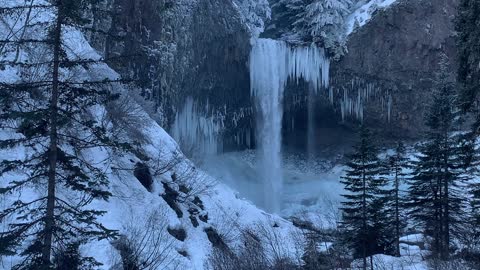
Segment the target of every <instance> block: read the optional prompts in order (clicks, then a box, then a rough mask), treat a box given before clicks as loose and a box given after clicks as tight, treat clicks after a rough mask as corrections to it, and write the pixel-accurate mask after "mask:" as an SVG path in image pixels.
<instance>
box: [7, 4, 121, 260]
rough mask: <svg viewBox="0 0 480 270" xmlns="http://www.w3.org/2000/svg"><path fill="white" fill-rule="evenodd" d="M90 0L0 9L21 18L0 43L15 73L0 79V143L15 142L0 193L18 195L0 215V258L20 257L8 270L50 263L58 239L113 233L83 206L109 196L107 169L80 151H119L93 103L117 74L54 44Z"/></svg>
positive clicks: (101, 99) (102, 99) (77, 22)
mask: <svg viewBox="0 0 480 270" xmlns="http://www.w3.org/2000/svg"><path fill="white" fill-rule="evenodd" d="M95 2H96V0H50V1H47V2H43V1H42V2H40V3H42V4H38V5H37V4H36V3H37V2H36V1H29V2H28V4H26V5H23V6H21V5H18V6H8V7H3V8H0V12H1V14H2V18H3V19H4V20H5V21H14V22H19V21H23V22H24V23H23V24H22V25H21V27H20V31H18V29H17V28H16V25H13V26H12V28H11V31H10V32H8V33H7V36H6V37H4V39H3V40H2V42H1V43H0V44H2V45H3V46H2V47H1V50H2V52H3V54H2V56H1V58H0V60H1V63H0V65H2V66H3V67H4V69H5V70H7V71H9V70H16V72H14V73H15V74H14V75H13V76H12V77H13V79H11V78H9V79H10V80H8V79H7V80H5V77H2V79H1V80H0V107H1V108H2V109H1V110H0V128H1V129H2V130H3V131H6V132H9V133H11V134H13V136H11V137H10V138H7V139H0V149H15V148H16V147H24V148H25V155H24V156H18V157H17V158H16V159H8V160H4V161H2V162H1V163H0V179H2V183H4V185H2V186H1V189H0V194H1V195H2V196H6V195H10V198H13V197H18V199H17V200H15V201H13V202H12V203H11V205H9V206H7V207H6V208H4V209H1V211H0V220H1V221H2V222H4V223H8V227H7V228H4V230H3V231H2V232H1V233H0V254H3V255H19V256H21V257H23V261H22V262H20V263H19V264H18V265H16V266H15V269H51V268H52V267H53V263H52V254H54V253H55V250H56V249H57V248H58V247H61V246H62V245H64V243H71V242H72V241H76V242H80V243H85V242H87V241H90V240H93V239H103V238H111V237H114V236H115V235H116V233H115V231H112V230H109V229H107V228H105V227H104V226H103V225H102V224H101V223H99V222H98V221H97V217H98V216H99V215H102V214H103V213H104V212H102V211H98V210H95V209H89V208H88V205H89V204H90V203H91V202H92V200H94V199H99V200H107V199H108V198H109V197H110V196H111V193H110V192H109V191H108V190H107V188H108V178H107V175H106V174H105V172H104V169H103V168H101V167H97V166H96V165H97V164H92V161H90V158H89V155H91V153H89V151H90V150H92V149H94V148H99V147H107V148H108V149H109V150H108V151H119V152H123V151H124V150H125V149H128V146H127V145H126V144H122V143H119V142H117V141H116V140H115V139H114V138H111V137H110V136H109V132H108V130H107V128H106V127H105V125H104V124H103V123H102V122H101V119H100V117H99V115H98V114H101V109H100V108H99V106H101V105H103V104H107V103H108V102H111V101H113V100H115V99H116V98H117V97H118V95H116V94H113V93H112V90H111V88H112V84H113V83H114V82H115V81H117V80H116V79H115V78H111V77H110V76H109V75H105V76H103V75H102V74H94V76H93V75H92V74H90V73H89V71H90V69H92V68H95V67H98V66H99V65H101V63H102V61H101V60H102V59H101V58H100V57H96V56H92V57H87V58H86V59H85V58H82V57H79V56H78V55H76V54H75V53H74V52H73V50H72V48H70V47H69V46H67V45H66V44H65V42H64V41H65V39H64V35H66V34H68V33H72V31H74V29H75V28H80V27H82V26H83V25H85V24H87V23H88V20H86V19H85V18H84V17H83V14H84V12H85V10H86V9H88V8H90V7H92V6H93V5H94V4H95ZM34 14H35V15H34ZM35 16H36V17H35ZM45 18H53V19H45ZM18 32H21V33H22V34H21V35H18V34H17V33H18ZM99 110H100V111H99ZM107 148H106V149H107ZM25 190H34V191H35V193H36V194H39V196H38V197H36V198H35V197H34V196H32V195H24V194H23V192H25ZM66 193H67V194H70V196H66V195H65V194H66ZM67 197H68V199H67ZM85 260H86V261H91V260H92V258H85Z"/></svg>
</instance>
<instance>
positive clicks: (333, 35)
mask: <svg viewBox="0 0 480 270" xmlns="http://www.w3.org/2000/svg"><path fill="white" fill-rule="evenodd" d="M351 6H352V1H351V0H314V1H313V2H312V3H310V4H309V5H307V6H306V8H305V12H304V14H303V18H304V21H305V26H304V27H305V30H306V32H307V33H308V34H309V35H310V36H311V37H312V38H313V41H314V42H319V43H321V44H322V45H323V47H324V48H326V49H335V48H338V49H337V50H343V47H344V46H345V44H344V40H345V37H344V35H345V29H344V27H345V18H346V17H347V16H348V14H349V13H350V8H351ZM335 54H341V53H335Z"/></svg>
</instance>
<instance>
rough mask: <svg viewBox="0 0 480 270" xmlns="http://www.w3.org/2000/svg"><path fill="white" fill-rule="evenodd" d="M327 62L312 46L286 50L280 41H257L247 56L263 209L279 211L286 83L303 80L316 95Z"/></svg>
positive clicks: (326, 76) (325, 81) (323, 81)
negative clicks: (255, 116) (255, 125)
mask: <svg viewBox="0 0 480 270" xmlns="http://www.w3.org/2000/svg"><path fill="white" fill-rule="evenodd" d="M329 69H330V61H329V59H328V58H327V57H326V56H325V52H324V50H323V49H321V48H318V47H316V46H315V45H313V44H312V45H311V46H305V47H290V46H289V45H288V44H287V43H286V42H284V41H276V40H271V39H257V40H255V41H254V42H253V47H252V51H251V53H250V83H251V84H250V85H251V95H252V96H254V97H255V99H256V109H257V124H258V126H257V129H258V130H257V141H258V145H259V147H260V149H259V150H260V156H261V162H260V166H259V168H261V172H262V177H263V182H264V193H265V197H264V198H265V202H264V205H265V207H266V208H267V209H268V210H270V211H272V212H278V211H279V210H280V196H281V193H282V185H283V180H282V160H281V129H282V117H283V92H284V89H285V86H286V84H287V81H288V80H289V79H290V80H291V81H297V82H298V81H299V80H300V79H303V80H305V81H307V82H309V83H310V84H311V85H312V89H313V90H314V91H315V92H316V91H318V90H319V89H320V88H322V87H328V82H329V74H328V73H329Z"/></svg>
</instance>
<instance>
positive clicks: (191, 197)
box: [0, 1, 298, 269]
mask: <svg viewBox="0 0 480 270" xmlns="http://www.w3.org/2000/svg"><path fill="white" fill-rule="evenodd" d="M3 2H5V1H3ZM3 2H0V3H3ZM6 2H9V1H6ZM43 18H48V14H45V16H43ZM2 24H3V27H6V26H7V25H8V22H5V21H3V22H2ZM10 26H12V25H10ZM3 33H6V32H5V31H4V32H3ZM63 38H64V43H65V44H67V45H68V47H69V49H70V51H68V54H69V57H71V58H76V59H98V58H99V55H98V54H97V53H96V52H95V50H94V49H92V47H91V46H90V45H89V44H88V41H87V40H86V39H85V37H84V35H83V34H82V33H81V32H80V31H78V30H76V29H74V28H71V27H67V28H65V31H64V33H63ZM33 51H34V50H33ZM6 57H10V56H8V55H7V56H6ZM22 57H23V58H22V61H28V59H29V58H31V57H33V55H31V54H30V52H28V51H25V52H22ZM75 75H76V76H78V77H79V78H85V79H88V78H90V79H98V78H102V77H109V78H117V77H119V75H118V74H117V73H116V72H115V71H113V70H112V69H110V68H109V67H108V66H107V65H106V64H98V65H95V66H94V67H93V69H92V68H91V69H88V70H86V69H82V70H80V71H79V72H78V73H76V74H75ZM21 76H22V75H21V74H20V71H19V70H17V69H16V67H15V66H6V67H5V68H4V69H2V70H0V81H1V82H9V83H12V82H15V81H17V80H19V79H20V77H21ZM116 91H118V92H119V93H121V94H122V95H123V98H124V99H125V100H128V102H129V108H130V109H131V110H132V111H134V112H135V116H134V117H135V119H137V120H139V121H138V122H136V130H135V131H134V132H132V130H130V131H128V132H127V131H121V134H122V136H123V137H124V139H125V140H127V141H133V139H132V138H129V136H131V134H133V133H134V134H136V136H140V137H141V138H142V140H141V144H140V145H139V146H138V147H137V149H136V150H137V151H136V152H135V154H134V153H129V154H124V155H117V154H115V153H113V152H112V151H110V149H108V148H104V147H98V148H94V149H90V150H88V151H84V152H83V153H82V155H83V156H84V158H85V159H86V160H89V161H90V163H91V164H95V166H97V167H98V168H101V169H102V170H103V171H105V172H107V174H108V176H109V180H110V185H109V191H110V192H111V193H112V194H113V196H112V197H111V198H110V200H109V201H93V202H92V203H91V204H90V205H89V206H88V207H89V208H91V209H95V210H100V211H105V212H106V214H105V215H104V216H102V217H100V219H99V220H100V221H101V223H102V224H103V225H105V226H106V227H107V228H109V229H114V230H118V232H119V234H120V235H122V237H125V238H127V239H129V240H130V241H133V242H134V243H135V244H137V246H140V247H143V249H142V252H144V253H146V254H144V255H143V256H148V255H150V254H153V253H156V254H157V255H158V258H159V259H158V261H159V264H158V265H157V266H156V267H155V268H153V269H205V268H207V267H208V263H207V260H208V257H209V255H210V254H211V251H212V248H213V246H218V245H220V246H222V247H225V246H226V247H228V248H229V249H231V250H232V251H235V248H236V247H237V246H238V245H240V244H241V237H240V236H241V235H242V234H243V233H244V232H245V231H246V230H248V231H253V232H256V235H257V237H259V238H262V237H265V238H266V239H261V240H262V241H261V242H262V243H264V244H265V246H264V249H265V251H266V252H267V254H270V255H271V256H274V255H275V256H278V255H281V256H284V257H293V256H296V255H295V254H293V253H292V252H293V251H294V250H295V248H293V245H294V242H295V241H294V240H295V239H294V238H295V237H298V235H297V234H296V232H297V229H296V228H295V227H294V226H293V225H292V224H291V223H290V222H288V221H286V220H284V219H282V218H280V217H278V216H275V215H270V214H268V213H265V212H264V211H262V210H260V209H259V208H257V207H256V206H254V205H253V204H252V203H250V202H248V201H245V200H242V199H238V198H237V195H236V194H235V192H234V191H233V190H231V189H230V188H228V187H227V186H225V185H223V184H220V183H218V182H217V181H216V180H215V179H214V178H212V177H211V176H209V175H207V174H206V173H204V172H202V171H201V170H199V169H197V168H196V167H195V165H194V164H193V163H192V162H190V161H189V160H188V159H187V158H186V157H185V156H184V155H183V154H182V153H181V152H180V151H179V148H178V145H177V143H176V142H175V141H174V140H173V139H172V138H171V137H170V136H169V135H168V134H167V133H166V132H165V130H164V129H163V128H162V127H160V126H159V125H158V124H157V123H156V122H155V121H154V120H153V119H151V118H150V117H149V116H148V114H147V113H146V112H144V111H143V109H142V108H141V106H139V105H138V104H136V103H135V101H134V96H135V94H133V93H134V92H135V90H133V91H132V92H129V91H127V90H126V89H124V88H123V86H122V85H119V84H117V85H116ZM107 112H108V108H104V107H97V108H92V115H93V116H94V117H101V116H102V115H104V114H105V113H107ZM140 120H141V121H140ZM18 136H22V135H21V134H18V133H15V131H12V130H7V129H0V140H5V139H9V138H13V137H18ZM27 151H28V150H26V149H25V148H23V147H17V148H13V149H9V150H2V151H0V160H1V159H3V160H13V159H21V158H23V157H25V155H26V154H28V153H27ZM138 164H143V165H144V167H145V168H148V170H149V173H150V175H151V177H152V180H153V184H152V187H151V189H150V190H147V188H146V187H144V186H143V185H142V184H141V183H140V181H139V180H138V179H137V177H136V176H135V168H136V166H138ZM22 174H28V171H20V172H15V173H10V174H6V175H3V176H2V177H0V187H5V186H6V185H8V183H9V182H10V181H12V180H13V179H15V178H16V177H21V175H22ZM44 192H45V189H44V187H35V186H32V187H30V188H28V189H23V190H22V191H21V192H18V193H13V194H11V195H8V196H6V197H3V198H2V200H1V204H0V208H2V209H4V208H5V207H7V206H8V205H9V203H11V202H12V201H14V200H17V199H19V198H20V197H22V198H25V199H26V200H32V199H35V198H38V197H39V196H41V195H42V194H43V193H44ZM58 192H59V196H61V197H62V198H64V199H67V200H68V199H69V197H70V196H73V195H72V194H70V192H69V190H66V189H63V188H62V187H58ZM6 226H8V220H3V222H2V223H1V224H0V229H4V228H5V227H6ZM272 236H274V237H272ZM145 239H146V240H145ZM269 239H270V240H269ZM272 239H281V243H276V245H277V246H278V245H279V244H281V246H282V247H283V248H282V249H280V250H278V249H275V250H273V249H272V245H271V244H272V241H273V240H272ZM116 245H118V241H110V240H102V241H97V242H90V243H89V244H87V245H85V246H82V247H81V252H82V253H83V254H85V255H88V256H92V257H94V258H96V259H97V260H98V261H99V262H101V263H102V264H103V266H102V267H101V268H100V269H121V268H119V266H120V264H121V254H120V253H119V252H118V250H117V249H116V248H114V246H116ZM279 251H280V253H281V254H279ZM149 253H150V254H149ZM19 259H20V258H19V257H3V258H0V268H3V269H11V267H12V266H13V265H14V264H15V263H16V262H18V260H19Z"/></svg>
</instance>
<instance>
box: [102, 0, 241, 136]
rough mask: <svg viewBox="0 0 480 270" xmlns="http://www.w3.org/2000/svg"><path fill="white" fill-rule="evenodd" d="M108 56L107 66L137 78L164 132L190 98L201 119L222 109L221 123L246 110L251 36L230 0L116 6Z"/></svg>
mask: <svg viewBox="0 0 480 270" xmlns="http://www.w3.org/2000/svg"><path fill="white" fill-rule="evenodd" d="M112 10H114V11H115V16H114V18H113V20H112V23H111V28H110V32H111V34H112V35H113V36H120V37H121V38H120V39H117V38H115V39H114V38H110V39H108V40H107V42H106V54H107V55H108V56H125V55H129V53H131V52H138V51H140V52H141V53H140V55H135V56H133V57H127V58H126V59H121V60H120V61H118V62H112V63H111V64H112V66H113V67H114V68H115V69H116V70H118V71H120V73H122V74H124V75H126V76H127V77H133V78H134V79H136V80H137V81H136V84H137V85H138V86H140V89H141V90H140V91H141V95H142V96H143V97H144V98H145V99H147V100H149V101H151V103H152V104H153V105H154V108H155V110H156V111H158V112H161V113H159V114H161V115H159V116H158V117H157V118H156V119H157V120H158V121H159V122H160V123H161V124H162V125H163V126H164V127H165V128H168V127H169V126H171V124H172V123H173V121H174V118H175V113H176V112H177V111H179V110H181V109H182V106H183V104H184V102H185V99H186V98H187V97H192V98H193V99H194V100H195V101H196V102H198V103H199V104H198V107H201V108H202V109H203V108H205V105H206V104H207V102H208V104H209V108H208V109H203V110H204V112H203V114H205V115H209V114H213V113H214V112H215V111H221V112H222V114H223V115H224V116H225V117H226V123H225V124H226V125H227V126H228V125H229V120H231V118H232V117H233V114H234V113H235V112H236V111H237V110H238V109H239V108H242V107H246V106H248V105H249V101H250V97H249V74H248V63H247V62H248V55H249V52H250V41H249V39H250V36H249V33H248V31H247V29H246V27H245V26H244V25H243V23H242V22H241V20H240V16H239V13H238V11H237V10H236V9H235V7H234V6H233V4H232V1H230V0H178V1H177V0H134V1H132V0H114V1H113V5H112Z"/></svg>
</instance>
